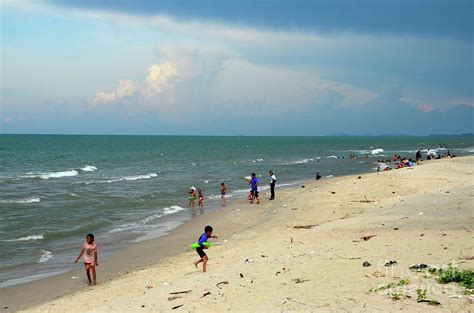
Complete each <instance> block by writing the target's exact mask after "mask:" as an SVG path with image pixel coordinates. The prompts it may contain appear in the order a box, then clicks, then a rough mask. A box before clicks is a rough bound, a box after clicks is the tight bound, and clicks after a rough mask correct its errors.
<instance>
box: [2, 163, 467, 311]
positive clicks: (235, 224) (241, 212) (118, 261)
mask: <svg viewBox="0 0 474 313" xmlns="http://www.w3.org/2000/svg"><path fill="white" fill-rule="evenodd" d="M457 159H465V160H466V161H467V162H469V161H470V162H471V163H472V160H473V158H472V157H465V158H457ZM450 161H451V160H441V161H438V160H435V161H430V162H429V163H425V164H423V165H422V167H425V166H426V165H428V166H429V165H431V164H437V163H444V162H447V163H448V162H450ZM418 167H419V166H417V167H415V169H416V168H418ZM404 170H406V169H402V170H401V171H404ZM392 172H398V171H390V172H379V173H377V172H375V173H366V174H362V175H365V176H364V178H365V177H375V178H377V177H376V176H380V174H382V173H383V174H385V173H392ZM356 175H358V174H356ZM394 175H396V174H394ZM382 176H384V175H382ZM354 178H355V176H354V174H352V175H347V176H337V177H334V178H332V179H330V180H327V179H326V180H322V181H318V182H316V181H314V180H311V181H307V182H305V183H302V184H304V185H305V187H306V188H297V187H296V185H295V186H292V187H285V188H280V189H279V191H278V193H277V200H275V201H274V202H268V201H264V202H263V203H261V204H260V205H259V206H256V205H252V206H250V205H249V204H248V203H247V202H246V201H245V200H234V201H232V205H230V206H228V207H225V208H221V209H217V210H215V211H212V212H208V213H206V214H203V215H200V216H198V217H196V218H194V219H191V220H189V221H187V222H185V223H184V224H183V225H181V226H179V227H178V228H176V229H173V230H172V231H170V233H169V235H165V236H162V237H159V238H155V239H151V240H146V241H143V242H140V243H137V244H134V245H131V246H129V247H128V248H126V249H125V250H123V251H121V252H119V253H118V254H116V255H115V256H113V258H111V259H109V260H106V261H103V262H101V266H100V267H99V268H98V275H99V284H100V287H101V286H105V285H108V284H109V283H114V281H116V280H117V279H122V278H123V277H125V276H130V275H133V273H136V272H140V271H144V270H148V269H149V268H156V267H158V266H159V265H160V264H161V263H162V262H164V261H165V260H166V259H169V258H179V257H182V256H183V255H187V254H189V252H188V253H186V252H187V251H188V250H187V249H186V248H185V247H187V246H189V244H190V243H191V242H192V241H193V240H195V239H196V238H194V237H196V236H198V235H199V233H200V231H201V228H202V227H203V226H204V225H205V224H207V223H209V224H213V225H219V227H215V229H216V234H218V235H219V236H220V237H223V238H232V237H233V236H234V235H235V234H239V233H242V232H246V231H251V232H252V231H255V228H256V226H257V225H262V224H268V223H269V222H270V221H273V222H274V221H275V219H278V215H277V214H276V213H275V212H276V211H277V210H282V209H283V208H285V209H288V208H286V207H287V204H288V206H290V205H291V203H292V202H293V201H292V198H294V197H295V195H297V194H300V193H305V192H311V191H312V190H314V189H316V188H320V189H328V188H329V189H331V188H333V189H334V188H335V187H337V185H338V184H340V183H342V182H344V181H347V180H352V179H354ZM280 196H281V197H280ZM369 197H370V195H369ZM283 202H285V203H283ZM282 206H283V207H282ZM249 208H252V209H254V208H258V209H259V210H252V209H250V210H249ZM339 218H340V216H334V219H333V218H330V219H329V220H328V221H327V222H326V223H329V222H333V221H335V220H336V219H339ZM171 238H172V242H171V241H170V240H169V239H171ZM221 246H225V244H223V243H222V242H220V241H218V242H217V243H216V244H215V247H216V250H218V249H220V248H221ZM150 251H163V252H153V253H152V254H148V255H146V253H145V252H148V253H149V252H150ZM212 254H214V251H213V252H212ZM122 259H126V260H128V261H126V262H122ZM211 262H212V261H211ZM125 263H127V264H128V265H129V266H128V267H127V266H125ZM211 264H212V263H211ZM104 265H105V266H104ZM102 268H105V270H102ZM132 269H133V270H132ZM211 271H212V270H211ZM130 272H132V273H130ZM70 276H78V277H79V279H74V280H72V279H71V277H70ZM84 280H85V277H84V273H83V269H82V267H80V269H77V270H73V271H69V272H67V273H66V274H63V275H58V276H54V277H49V278H45V279H41V280H38V281H34V282H30V283H25V284H20V285H15V286H11V287H6V288H2V296H1V298H3V299H2V301H1V302H2V303H7V305H6V306H8V307H9V309H8V310H12V311H13V310H18V309H25V308H31V307H36V306H37V305H40V304H42V303H46V302H49V301H51V300H53V299H57V298H63V296H65V295H76V294H80V293H81V292H82V291H83V290H89V289H88V288H87V287H86V286H85V284H84ZM25 290H26V291H25Z"/></svg>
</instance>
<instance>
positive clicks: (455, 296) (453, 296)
mask: <svg viewBox="0 0 474 313" xmlns="http://www.w3.org/2000/svg"><path fill="white" fill-rule="evenodd" d="M449 297H450V298H456V299H462V298H463V295H451V296H449Z"/></svg>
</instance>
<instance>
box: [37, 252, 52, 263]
mask: <svg viewBox="0 0 474 313" xmlns="http://www.w3.org/2000/svg"><path fill="white" fill-rule="evenodd" d="M52 257H53V253H52V252H51V251H48V250H43V254H42V255H41V257H40V258H39V260H38V263H44V262H48V261H49V260H50V259H51V258H52Z"/></svg>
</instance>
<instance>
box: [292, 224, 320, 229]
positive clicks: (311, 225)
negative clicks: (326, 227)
mask: <svg viewBox="0 0 474 313" xmlns="http://www.w3.org/2000/svg"><path fill="white" fill-rule="evenodd" d="M318 226H319V224H310V225H297V226H293V228H295V229H311V228H315V227H318Z"/></svg>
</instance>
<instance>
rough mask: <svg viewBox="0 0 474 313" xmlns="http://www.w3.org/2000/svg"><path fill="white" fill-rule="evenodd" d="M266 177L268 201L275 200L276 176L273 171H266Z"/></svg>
mask: <svg viewBox="0 0 474 313" xmlns="http://www.w3.org/2000/svg"><path fill="white" fill-rule="evenodd" d="M268 175H270V199H269V200H275V184H276V181H277V179H276V176H275V174H274V173H273V171H268Z"/></svg>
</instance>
